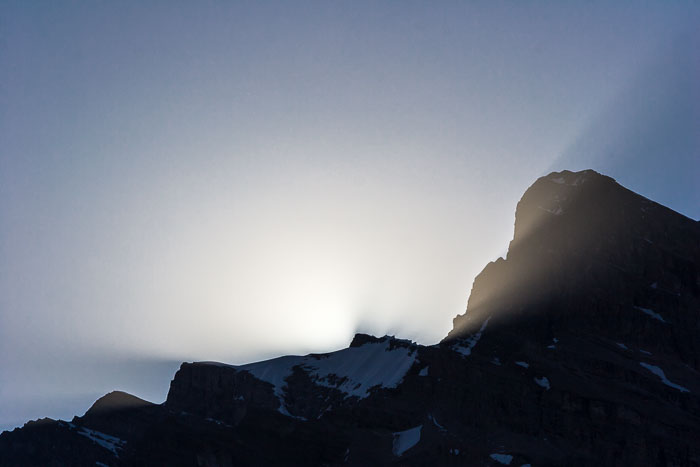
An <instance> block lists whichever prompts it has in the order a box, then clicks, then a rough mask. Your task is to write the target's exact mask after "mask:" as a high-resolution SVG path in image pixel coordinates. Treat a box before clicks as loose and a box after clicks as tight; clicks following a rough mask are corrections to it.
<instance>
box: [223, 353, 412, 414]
mask: <svg viewBox="0 0 700 467" xmlns="http://www.w3.org/2000/svg"><path fill="white" fill-rule="evenodd" d="M391 344H392V340H391V339H385V340H382V341H380V342H368V343H366V344H363V345H361V346H358V347H348V348H346V349H342V350H338V351H336V352H331V353H327V354H311V355H306V356H296V355H290V356H285V357H278V358H273V359H271V360H265V361H262V362H256V363H249V364H247V365H241V366H234V367H233V368H235V369H237V370H242V371H247V372H248V373H250V374H252V375H253V376H254V377H256V378H257V379H259V380H262V381H266V382H268V383H270V384H272V385H273V386H274V393H275V395H276V396H277V398H278V399H279V401H280V408H279V411H280V412H281V413H282V414H284V415H288V416H292V415H291V414H290V413H289V412H288V411H287V408H286V405H285V403H284V395H285V391H286V387H287V381H286V380H287V378H288V377H289V376H291V374H292V372H293V371H294V368H295V367H300V368H302V369H303V370H305V371H306V372H307V373H308V375H309V376H310V377H311V379H312V380H313V381H314V383H315V384H317V385H319V386H325V387H330V388H335V389H338V390H339V391H342V392H344V393H345V395H346V397H352V396H355V397H358V398H360V399H363V398H365V397H367V396H369V395H370V389H371V388H373V387H375V386H379V387H382V388H395V387H397V386H398V385H399V384H400V383H401V382H402V381H403V378H404V376H405V375H406V373H407V372H408V370H409V369H410V368H411V366H412V365H413V364H414V362H415V360H416V355H417V352H416V350H415V348H407V347H405V346H394V348H393V349H392V348H390V347H391Z"/></svg>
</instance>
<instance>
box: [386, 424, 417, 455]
mask: <svg viewBox="0 0 700 467" xmlns="http://www.w3.org/2000/svg"><path fill="white" fill-rule="evenodd" d="M422 428H423V425H418V426H417V427H415V428H409V429H408V430H404V431H397V432H396V433H394V443H393V447H392V450H391V452H393V453H394V455H395V456H401V455H402V454H403V453H404V452H406V451H408V450H409V449H411V448H412V447H413V446H415V445H416V444H418V441H420V431H421V429H422Z"/></svg>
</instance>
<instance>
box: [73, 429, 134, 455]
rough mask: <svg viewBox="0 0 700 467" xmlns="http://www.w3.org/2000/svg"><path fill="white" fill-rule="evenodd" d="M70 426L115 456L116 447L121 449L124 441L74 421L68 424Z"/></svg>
mask: <svg viewBox="0 0 700 467" xmlns="http://www.w3.org/2000/svg"><path fill="white" fill-rule="evenodd" d="M68 425H69V426H70V427H71V428H73V429H75V430H77V431H76V433H77V434H79V435H80V436H85V437H86V438H88V439H90V440H92V441H93V442H94V443H96V444H97V445H99V446H101V447H103V448H105V449H107V450H108V451H111V453H112V454H114V455H115V456H116V457H119V452H118V451H117V450H118V449H123V447H124V445H125V444H126V441H124V440H122V439H119V438H117V437H116V436H112V435H108V434H106V433H102V432H101V431H97V430H91V429H90V428H85V427H84V426H78V425H75V424H74V423H69V424H68Z"/></svg>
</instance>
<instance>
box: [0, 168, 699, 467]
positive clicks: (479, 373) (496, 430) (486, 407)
mask: <svg viewBox="0 0 700 467" xmlns="http://www.w3.org/2000/svg"><path fill="white" fill-rule="evenodd" d="M527 464H530V465H532V466H561V465H570V466H577V465H581V466H584V465H610V466H619V465H637V466H697V465H700V224H699V223H698V222H696V221H694V220H692V219H688V218H687V217H684V216H682V215H680V214H678V213H676V212H674V211H672V210H670V209H668V208H665V207H663V206H661V205H659V204H657V203H655V202H653V201H650V200H648V199H646V198H644V197H642V196H639V195H637V194H635V193H633V192H631V191H629V190H627V189H625V188H623V187H622V186H620V185H618V184H617V183H616V182H615V181H614V180H613V179H611V178H609V177H606V176H603V175H600V174H598V173H596V172H594V171H590V170H588V171H583V172H577V173H572V172H568V171H564V172H560V173H552V174H550V175H548V176H546V177H542V178H540V179H539V180H537V181H536V182H535V183H534V184H533V185H532V186H531V187H530V188H529V189H528V190H527V192H526V193H525V195H524V196H523V198H522V200H521V201H520V202H519V203H518V206H517V210H516V216H515V233H514V238H513V241H512V242H511V244H510V247H509V250H508V255H507V257H506V259H499V260H498V261H496V262H493V263H490V264H488V265H487V266H486V268H484V270H483V271H482V273H481V274H480V275H479V276H478V277H477V278H476V280H475V281H474V286H473V289H472V293H471V296H470V297H469V303H468V307H467V312H466V313H465V314H464V315H461V316H458V317H457V318H455V320H454V329H453V330H452V331H451V332H450V333H449V334H448V336H447V337H446V338H445V339H444V340H443V341H442V342H441V343H440V344H437V345H434V346H421V345H417V344H415V343H412V342H410V341H405V340H399V339H395V338H392V337H388V336H385V337H382V338H377V337H372V336H368V335H363V334H358V335H357V336H355V338H354V339H353V341H352V344H351V345H350V347H348V348H346V349H343V350H339V351H337V352H332V353H327V354H312V355H308V356H304V357H296V356H288V357H280V358H277V359H273V360H268V361H264V362H258V363H252V364H249V365H243V366H230V365H224V364H219V363H209V362H200V363H183V364H182V366H181V367H180V370H179V371H178V372H177V374H176V375H175V378H174V379H173V381H172V382H171V386H170V392H169V394H168V398H167V400H166V401H165V402H164V403H163V404H160V405H155V404H150V403H148V402H146V401H142V400H141V399H138V398H136V397H134V396H130V395H128V394H125V393H118V392H115V393H110V394H108V395H107V396H105V397H103V398H101V399H100V400H98V401H97V402H96V403H95V404H94V405H93V407H92V408H90V410H88V412H87V413H86V414H85V415H84V416H82V417H75V418H74V419H73V420H72V422H65V421H60V420H59V421H55V420H49V419H44V420H39V421H35V422H29V423H27V424H26V425H25V426H24V427H23V428H21V429H16V430H14V431H12V432H5V433H3V434H2V435H0V466H24V465H42V466H64V465H66V466H67V465H70V466H81V465H86V466H87V465H90V466H95V465H108V466H120V465H171V466H172V465H197V466H233V465H255V466H265V465H356V466H365V465H429V466H434V465H441V466H449V465H514V466H522V465H527Z"/></svg>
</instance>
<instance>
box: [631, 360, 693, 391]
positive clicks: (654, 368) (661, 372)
mask: <svg viewBox="0 0 700 467" xmlns="http://www.w3.org/2000/svg"><path fill="white" fill-rule="evenodd" d="M639 364H640V365H642V366H643V367H644V368H646V369H647V370H649V371H651V372H652V373H654V374H655V375H656V376H658V377H659V378H660V379H661V382H662V383H664V384H665V385H666V386H670V387H672V388H673V389H678V390H679V391H680V392H690V391H689V390H688V389H687V388H684V387H683V386H680V385H678V384H676V383H672V382H671V381H669V380H668V378H666V373H664V370H662V369H661V368H659V367H658V366H656V365H650V364H648V363H644V362H639Z"/></svg>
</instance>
